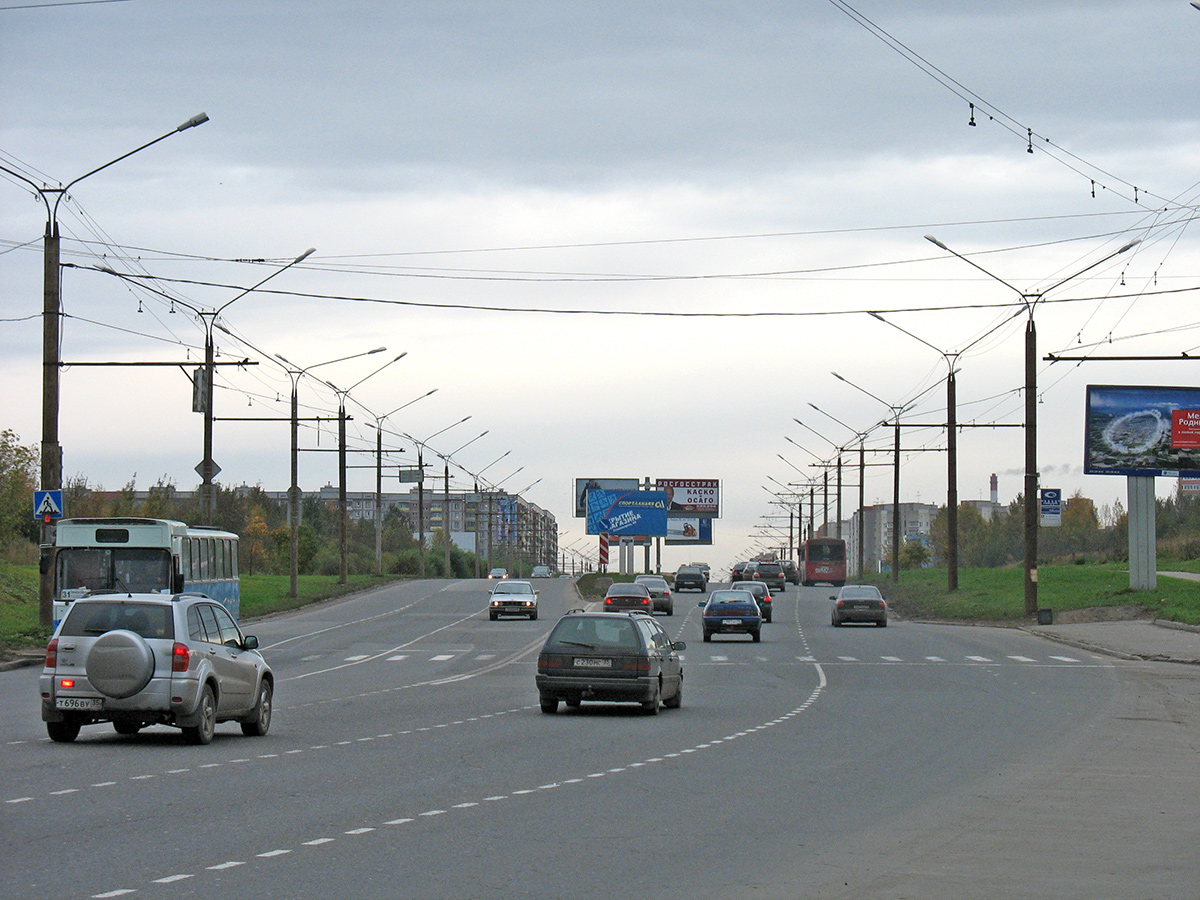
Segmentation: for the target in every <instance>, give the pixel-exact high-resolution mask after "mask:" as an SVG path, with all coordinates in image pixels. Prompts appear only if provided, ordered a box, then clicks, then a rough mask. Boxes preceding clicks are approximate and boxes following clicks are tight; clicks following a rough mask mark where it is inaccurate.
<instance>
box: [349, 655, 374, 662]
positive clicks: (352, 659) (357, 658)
mask: <svg viewBox="0 0 1200 900" xmlns="http://www.w3.org/2000/svg"><path fill="white" fill-rule="evenodd" d="M370 657H371V654H370V653H359V654H357V655H356V656H347V657H346V658H345V659H344V660H342V661H343V662H362V661H363V660H364V659H370Z"/></svg>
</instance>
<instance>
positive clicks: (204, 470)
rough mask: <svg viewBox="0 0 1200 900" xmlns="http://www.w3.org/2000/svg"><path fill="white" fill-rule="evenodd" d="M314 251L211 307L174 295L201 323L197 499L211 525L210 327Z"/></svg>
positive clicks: (212, 370)
mask: <svg viewBox="0 0 1200 900" xmlns="http://www.w3.org/2000/svg"><path fill="white" fill-rule="evenodd" d="M314 253H316V248H315V247H309V248H308V249H307V250H305V251H304V252H303V253H301V254H300V255H299V256H297V257H296V258H295V259H293V260H292V261H291V262H289V263H287V264H286V265H284V266H282V267H280V268H278V269H276V270H275V271H274V272H272V273H271V274H270V275H268V276H267V277H266V278H264V279H262V280H261V281H259V282H258V283H257V284H255V285H254V286H252V287H248V288H246V289H245V290H244V291H242V292H241V293H240V294H238V295H237V296H236V297H233V298H232V299H230V300H228V301H226V302H225V303H223V304H221V305H220V306H219V307H217V308H216V309H214V310H201V309H199V308H197V307H195V306H192V305H191V304H190V303H188V302H186V301H183V300H178V299H176V300H175V301H174V302H175V303H178V304H179V305H180V306H184V307H186V308H187V309H190V310H191V311H192V312H193V313H195V314H196V315H197V316H198V317H199V318H200V322H201V324H202V325H203V326H204V376H203V384H202V385H201V386H200V391H199V394H200V399H201V403H202V405H203V407H204V410H203V411H204V457H203V458H202V459H201V460H200V465H199V466H197V467H196V471H197V472H198V473H199V475H200V503H201V510H202V512H203V514H204V524H205V525H212V524H213V518H214V516H215V515H216V509H217V502H216V501H217V497H216V490H215V488H214V485H213V479H214V478H215V477H216V476H217V475H218V474H219V473H220V471H221V467H220V466H218V465H217V464H216V461H215V460H213V446H212V445H213V381H214V380H215V369H216V365H215V360H214V356H215V351H214V348H213V327H214V326H215V325H216V322H217V317H218V316H219V315H220V314H221V313H222V312H224V311H225V310H226V309H228V308H229V307H230V306H231V305H232V304H234V303H236V302H237V301H238V300H240V299H242V298H243V297H245V296H246V295H247V294H249V293H252V292H253V291H256V290H258V289H259V288H260V287H262V286H263V285H264V284H266V283H267V282H268V281H270V280H271V279H272V278H274V277H275V276H276V275H279V274H281V273H282V272H286V271H287V270H288V269H290V268H291V267H292V266H294V265H296V264H297V263H300V262H303V261H304V260H306V259H308V257H310V256H311V255H312V254H314Z"/></svg>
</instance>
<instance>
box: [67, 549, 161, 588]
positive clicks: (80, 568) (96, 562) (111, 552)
mask: <svg viewBox="0 0 1200 900" xmlns="http://www.w3.org/2000/svg"><path fill="white" fill-rule="evenodd" d="M58 589H59V591H60V593H63V592H66V591H83V590H86V591H92V592H95V591H128V592H130V593H135V594H136V593H151V592H155V591H170V590H171V553H170V551H169V550H167V549H165V548H153V547H64V548H62V549H61V550H59V552H58Z"/></svg>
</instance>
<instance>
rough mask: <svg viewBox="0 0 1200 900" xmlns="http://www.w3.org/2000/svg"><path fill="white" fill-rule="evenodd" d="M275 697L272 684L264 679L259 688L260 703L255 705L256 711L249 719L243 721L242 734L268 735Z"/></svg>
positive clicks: (252, 735) (253, 735) (251, 735)
mask: <svg viewBox="0 0 1200 900" xmlns="http://www.w3.org/2000/svg"><path fill="white" fill-rule="evenodd" d="M274 695H275V691H274V689H273V688H272V687H271V682H269V681H267V680H266V679H265V678H264V679H263V682H262V684H261V685H259V687H258V703H256V704H254V711H253V712H252V713H250V717H249V718H248V719H244V720H243V721H242V734H244V735H247V736H249V737H262V736H263V735H265V734H266V733H267V729H269V728H270V727H271V699H272V697H274Z"/></svg>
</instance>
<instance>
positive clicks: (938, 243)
mask: <svg viewBox="0 0 1200 900" xmlns="http://www.w3.org/2000/svg"><path fill="white" fill-rule="evenodd" d="M925 240H927V241H929V243H931V244H933V245H934V246H936V247H941V248H942V249H943V250H945V251H946V252H947V253H953V252H954V251H953V250H951V249H950V248H949V247H947V246H946V245H945V244H943V243H942V242H941V241H939V240H938V239H937V238H935V237H934V236H933V235H932V234H927V235H925Z"/></svg>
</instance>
